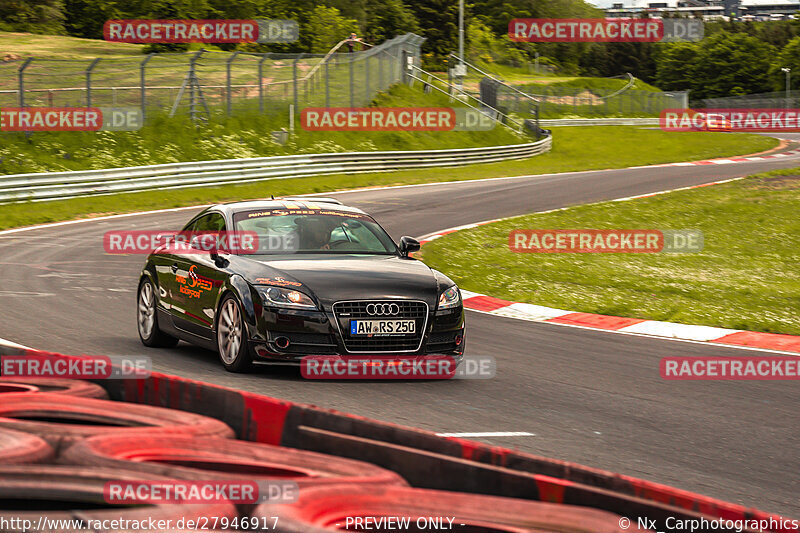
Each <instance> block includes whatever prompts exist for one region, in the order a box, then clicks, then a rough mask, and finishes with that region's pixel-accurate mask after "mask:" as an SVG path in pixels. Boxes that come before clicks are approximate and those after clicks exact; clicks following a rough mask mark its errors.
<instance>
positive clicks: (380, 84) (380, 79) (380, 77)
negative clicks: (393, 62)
mask: <svg viewBox="0 0 800 533" xmlns="http://www.w3.org/2000/svg"><path fill="white" fill-rule="evenodd" d="M378 90H379V91H382V90H383V50H381V52H380V53H379V54H378Z"/></svg>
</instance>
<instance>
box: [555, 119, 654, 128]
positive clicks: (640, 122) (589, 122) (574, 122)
mask: <svg viewBox="0 0 800 533" xmlns="http://www.w3.org/2000/svg"><path fill="white" fill-rule="evenodd" d="M539 123H540V124H541V125H542V126H658V118H649V117H648V118H622V117H616V118H550V119H539Z"/></svg>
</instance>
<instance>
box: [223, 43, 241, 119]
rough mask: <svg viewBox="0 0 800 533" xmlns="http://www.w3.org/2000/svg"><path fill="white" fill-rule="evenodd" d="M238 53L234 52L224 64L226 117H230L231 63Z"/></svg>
mask: <svg viewBox="0 0 800 533" xmlns="http://www.w3.org/2000/svg"><path fill="white" fill-rule="evenodd" d="M239 53H240V52H239V51H238V50H237V51H235V52H234V53H233V55H232V56H231V57H229V58H228V61H226V62H225V108H226V109H227V111H228V116H231V63H233V61H234V60H235V59H236V56H238V55H239Z"/></svg>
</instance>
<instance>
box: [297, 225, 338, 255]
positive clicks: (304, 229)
mask: <svg viewBox="0 0 800 533" xmlns="http://www.w3.org/2000/svg"><path fill="white" fill-rule="evenodd" d="M325 218H327V217H304V218H302V219H300V220H302V223H301V224H300V225H299V227H298V229H299V233H300V248H301V249H302V250H330V249H331V245H330V240H331V232H332V231H333V229H334V228H335V227H336V224H335V222H334V223H332V222H331V221H328V220H325Z"/></svg>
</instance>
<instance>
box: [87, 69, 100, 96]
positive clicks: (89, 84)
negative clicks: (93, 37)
mask: <svg viewBox="0 0 800 533" xmlns="http://www.w3.org/2000/svg"><path fill="white" fill-rule="evenodd" d="M99 62H100V58H99V57H96V58H94V59H93V60H92V62H91V63H89V68H87V69H86V107H92V70H93V69H94V67H95V66H96V65H97V64H98V63H99Z"/></svg>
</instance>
